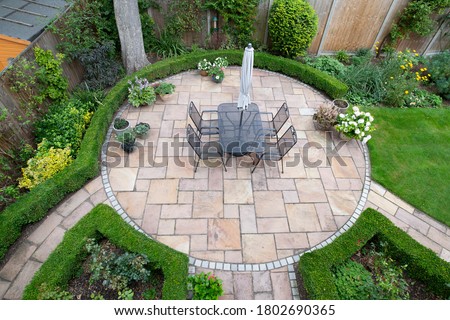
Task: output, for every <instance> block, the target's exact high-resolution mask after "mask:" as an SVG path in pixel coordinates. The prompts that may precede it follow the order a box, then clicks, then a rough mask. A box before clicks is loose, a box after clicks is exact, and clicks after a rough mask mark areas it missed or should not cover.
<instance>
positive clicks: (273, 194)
mask: <svg viewBox="0 0 450 320" xmlns="http://www.w3.org/2000/svg"><path fill="white" fill-rule="evenodd" d="M254 197H255V209H256V216H257V217H260V218H263V217H266V218H267V217H284V216H286V210H285V207H284V201H283V194H282V192H281V191H255V192H254Z"/></svg>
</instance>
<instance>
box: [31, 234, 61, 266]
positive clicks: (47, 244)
mask: <svg viewBox="0 0 450 320" xmlns="http://www.w3.org/2000/svg"><path fill="white" fill-rule="evenodd" d="M65 232H66V230H64V229H63V228H60V227H57V228H55V229H54V230H53V232H52V233H51V234H50V235H49V236H48V237H47V239H45V241H44V243H42V245H40V246H39V248H38V249H37V250H36V251H35V252H34V254H33V258H34V259H36V260H38V261H40V262H45V260H47V258H48V256H49V255H50V253H52V252H53V250H55V248H56V247H57V246H58V245H59V244H60V243H61V241H62V239H63V238H64V233H65Z"/></svg>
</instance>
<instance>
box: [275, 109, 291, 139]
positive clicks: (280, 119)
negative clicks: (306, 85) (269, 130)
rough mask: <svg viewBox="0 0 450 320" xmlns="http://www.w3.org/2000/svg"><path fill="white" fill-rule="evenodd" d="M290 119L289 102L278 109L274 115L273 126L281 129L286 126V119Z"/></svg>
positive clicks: (278, 129)
mask: <svg viewBox="0 0 450 320" xmlns="http://www.w3.org/2000/svg"><path fill="white" fill-rule="evenodd" d="M288 119H289V109H288V106H287V103H286V102H285V103H283V105H282V106H281V107H280V109H278V111H277V114H276V115H275V116H274V117H273V127H274V129H275V131H276V132H278V131H280V129H281V128H282V127H283V126H284V124H285V123H286V121H287V120H288Z"/></svg>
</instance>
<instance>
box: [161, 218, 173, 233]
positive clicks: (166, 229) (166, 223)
mask: <svg viewBox="0 0 450 320" xmlns="http://www.w3.org/2000/svg"><path fill="white" fill-rule="evenodd" d="M174 233H175V219H160V220H159V224H158V235H173V234H174Z"/></svg>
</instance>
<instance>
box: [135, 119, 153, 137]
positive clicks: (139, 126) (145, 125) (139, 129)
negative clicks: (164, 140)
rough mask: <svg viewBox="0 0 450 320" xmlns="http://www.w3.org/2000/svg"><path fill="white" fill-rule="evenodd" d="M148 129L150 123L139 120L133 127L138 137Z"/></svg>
mask: <svg viewBox="0 0 450 320" xmlns="http://www.w3.org/2000/svg"><path fill="white" fill-rule="evenodd" d="M148 130H150V125H149V124H148V123H146V122H139V123H138V124H136V126H135V127H134V128H133V131H134V133H135V134H136V136H139V137H142V136H144V135H145V134H146V133H147V132H148Z"/></svg>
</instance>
